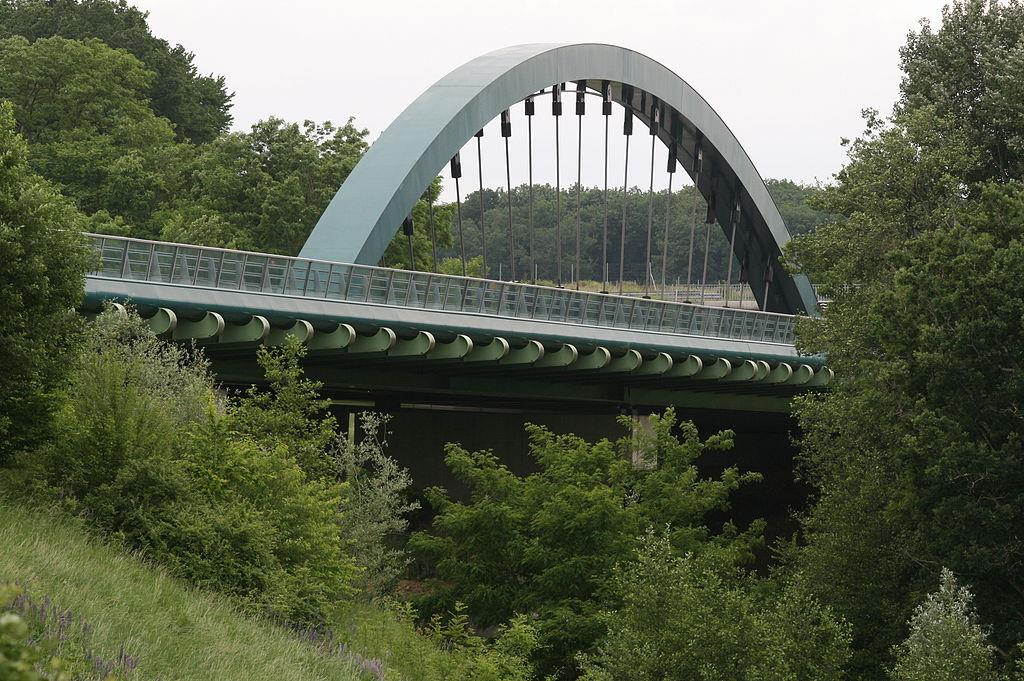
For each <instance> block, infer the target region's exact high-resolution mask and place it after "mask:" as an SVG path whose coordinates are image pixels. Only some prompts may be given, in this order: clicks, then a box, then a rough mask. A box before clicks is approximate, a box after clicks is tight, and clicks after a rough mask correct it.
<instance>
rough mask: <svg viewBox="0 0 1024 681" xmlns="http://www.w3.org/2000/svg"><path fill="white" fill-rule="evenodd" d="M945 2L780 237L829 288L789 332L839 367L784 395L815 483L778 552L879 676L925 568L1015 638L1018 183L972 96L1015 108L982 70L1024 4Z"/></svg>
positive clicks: (859, 666) (1021, 31)
mask: <svg viewBox="0 0 1024 681" xmlns="http://www.w3.org/2000/svg"><path fill="white" fill-rule="evenodd" d="M944 16H945V17H947V18H948V19H949V21H950V23H949V24H948V25H944V26H943V27H942V28H941V29H940V30H939V31H938V32H937V33H932V32H931V31H930V29H929V28H928V27H927V26H925V27H924V28H923V29H922V31H921V32H920V33H918V34H912V35H911V37H910V38H909V40H908V47H907V48H906V49H905V50H904V68H905V69H906V77H905V79H904V82H903V86H902V87H903V93H904V94H903V97H902V99H901V102H900V106H899V107H898V108H897V111H896V114H895V115H894V116H893V117H892V119H891V120H888V121H886V120H883V119H881V118H880V117H879V116H878V115H877V113H875V112H871V111H869V112H866V120H867V130H866V132H865V134H864V135H863V136H861V137H860V138H858V139H857V140H855V141H853V142H852V143H849V144H848V149H849V156H850V161H849V163H848V164H847V166H846V167H845V168H843V170H841V171H840V172H839V173H838V174H837V176H836V183H835V185H833V186H830V187H826V188H825V190H824V191H823V192H822V193H821V195H820V196H819V197H818V198H817V199H816V200H815V201H816V205H817V207H818V208H819V209H823V210H825V211H827V212H829V213H834V214H838V215H841V216H843V217H842V218H841V219H839V220H837V221H836V222H833V223H830V224H824V225H820V226H819V227H818V228H817V229H816V230H815V232H814V233H812V234H808V235H805V236H802V237H798V238H797V239H795V240H794V242H792V244H793V245H792V248H791V251H790V255H791V256H792V259H793V261H794V266H795V267H796V268H797V269H799V270H801V271H803V272H805V273H807V274H808V275H809V276H810V278H811V280H812V281H814V282H815V284H817V285H818V286H819V288H823V289H824V290H825V292H826V293H827V294H829V295H831V296H832V298H833V302H832V303H830V304H829V306H828V310H827V312H826V313H825V315H824V316H823V318H822V319H820V320H804V321H802V322H801V323H800V325H799V329H798V343H799V345H800V348H801V349H802V350H804V351H810V352H822V353H827V355H828V361H829V364H830V366H832V367H833V369H835V371H836V374H837V375H838V376H839V380H838V381H837V382H836V384H835V386H834V387H833V388H832V389H831V390H830V392H828V393H826V394H818V395H808V396H804V397H801V398H800V399H798V400H797V403H796V413H797V416H798V419H799V422H800V426H801V430H802V432H803V437H802V441H801V457H802V462H803V463H802V472H803V474H804V476H805V478H806V479H807V480H808V481H809V482H811V483H813V484H814V485H815V487H816V488H817V491H818V494H817V500H816V503H815V505H814V507H813V508H812V509H811V510H810V511H809V512H808V514H807V515H806V517H805V518H804V531H805V538H806V545H805V546H803V547H800V548H798V549H796V550H794V551H791V552H790V554H789V557H790V559H791V560H792V561H793V564H794V565H795V566H796V568H797V572H798V574H799V575H800V577H799V578H800V579H802V580H804V584H805V585H806V588H808V590H809V591H810V592H811V593H812V594H813V595H814V596H815V597H816V598H817V599H819V600H820V601H821V602H822V603H824V604H826V605H828V606H830V607H832V608H833V609H834V610H835V611H836V612H839V613H841V614H842V615H843V616H844V617H846V618H847V619H848V620H849V621H850V622H851V623H852V625H853V631H854V647H855V650H856V653H855V657H854V670H855V671H856V673H858V674H860V675H861V676H862V677H864V678H882V677H883V675H884V669H883V668H884V666H885V664H886V660H887V659H888V656H889V654H890V653H891V650H892V646H893V645H894V644H896V642H898V641H899V640H900V639H902V638H903V637H904V635H905V625H904V624H903V623H905V622H906V621H907V620H908V618H909V616H910V614H911V611H912V609H913V607H914V605H915V604H916V596H915V595H916V594H918V593H922V592H923V591H925V590H926V588H927V587H928V585H929V584H930V582H931V579H932V578H933V577H932V574H931V573H930V570H931V569H932V568H931V567H930V566H934V565H948V566H950V568H951V569H953V570H954V571H955V572H957V573H959V574H967V575H971V579H972V582H973V584H974V587H975V589H976V590H977V591H976V593H977V598H978V608H979V613H980V617H981V621H982V622H984V623H985V624H987V625H990V626H991V627H992V635H993V642H994V643H995V645H996V646H997V648H998V649H1000V650H1004V651H1009V650H1011V649H1012V647H1013V646H1014V645H1015V644H1016V643H1017V641H1019V640H1020V639H1021V638H1024V597H1022V595H1021V594H1022V593H1024V590H1022V585H1021V583H1020V571H1019V569H1018V567H1017V566H1018V565H1019V562H1020V561H1021V560H1022V559H1024V544H1022V543H1021V541H1020V539H1019V537H1018V531H1017V529H1016V528H1017V527H1019V525H1020V523H1021V522H1022V521H1024V493H1022V491H1021V490H1022V489H1024V488H1022V486H1021V483H1022V481H1024V450H1022V446H1021V442H1022V436H1024V421H1022V418H1021V416H1020V414H1019V413H1018V407H1017V405H1019V404H1020V403H1021V401H1022V399H1024V390H1022V388H1024V385H1022V377H1024V373H1022V366H1021V357H1020V353H1019V352H1018V351H1017V348H1019V347H1020V346H1021V343H1024V335H1022V334H1024V327H1022V325H1021V313H1022V312H1024V310H1022V308H1021V305H1022V303H1021V297H1022V296H1024V290H1022V284H1021V277H1020V273H1021V272H1022V271H1024V245H1022V244H1024V186H1022V185H1021V183H1020V180H1021V179H1022V178H1021V177H1020V175H1019V171H1018V170H1014V169H1013V168H1014V167H1015V166H1014V165H1013V163H1009V162H1006V161H1005V160H1008V159H1010V158H1011V157H1012V155H1006V154H1004V153H1003V152H1002V151H999V150H998V149H997V148H998V147H999V146H1000V144H1001V142H998V141H997V140H995V139H994V133H991V131H990V130H989V128H988V127H987V126H988V125H989V124H990V123H991V120H992V119H991V118H990V117H988V116H986V117H985V119H984V120H981V119H978V118H977V117H976V115H975V113H974V112H975V109H974V106H975V105H977V106H981V103H982V102H984V101H995V100H999V101H1000V102H1001V104H1000V106H1001V107H1002V110H1003V111H1004V112H1008V111H1024V97H1022V96H1020V93H1019V91H1018V87H1017V85H1015V84H1011V83H1010V82H1009V81H1008V80H1007V79H1000V78H996V77H992V78H988V77H982V76H983V75H984V73H983V72H984V69H987V68H988V67H987V66H984V64H987V63H988V61H989V60H992V59H995V58H996V57H995V56H994V55H995V52H993V51H992V50H995V51H999V50H1001V49H1003V48H1001V47H999V46H1000V45H1004V44H1007V43H1012V44H1014V45H1016V44H1017V43H1018V42H1019V40H1020V37H1022V36H1024V21H1021V18H1022V17H1024V13H1022V11H1021V5H1020V3H1018V2H1009V3H999V4H995V3H993V4H991V5H988V4H985V3H982V2H977V1H973V2H956V3H953V4H952V5H950V6H949V7H948V8H947V9H946V11H945V13H944ZM1006 32H1011V33H1013V34H1014V35H1016V36H1017V38H1013V39H1011V38H1009V37H1007V35H1006V34H1005V33H1006ZM978 34H981V35H986V36H988V37H989V38H991V40H990V41H988V42H986V41H985V40H982V41H981V42H979V39H978V38H977V35H978ZM961 43H962V45H961ZM981 43H984V44H985V46H984V48H983V50H982V51H983V53H984V54H980V53H976V52H974V51H972V50H976V49H982V46H981ZM989 44H991V47H992V50H990V49H989V47H988V46H989ZM1003 56H1004V57H1005V56H1006V55H1003ZM940 57H941V59H940ZM1007 58H1008V57H1007ZM969 82H973V83H976V84H977V83H982V84H983V85H984V87H981V88H980V89H978V90H972V89H970V88H967V87H966V83H969ZM957 92H960V93H961V94H958V95H956V96H953V94H951V93H957ZM967 101H971V102H975V104H963V102H967ZM957 102H960V104H957ZM961 104H962V105H961ZM993 115H994V114H993ZM1006 120H1009V119H1008V118H1007V119H1006ZM1004 132H1005V131H1004ZM1000 134H1002V133H1000ZM1010 138H1012V135H1010ZM1009 149H1010V148H1009V147H1007V150H1009ZM1000 157H1002V158H1004V161H998V162H997V161H995V159H997V158H1000Z"/></svg>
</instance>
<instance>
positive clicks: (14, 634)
mask: <svg viewBox="0 0 1024 681" xmlns="http://www.w3.org/2000/svg"><path fill="white" fill-rule="evenodd" d="M17 594H18V590H17V589H15V588H14V587H12V586H8V585H3V584H0V679H3V680H4V681H70V679H71V677H70V676H68V675H67V674H65V673H63V672H61V670H60V661H59V660H56V659H47V658H48V656H47V655H46V652H45V651H44V650H42V648H41V646H40V645H39V644H38V643H34V642H32V641H30V639H29V633H30V629H29V625H28V623H27V622H25V620H23V619H22V618H21V617H20V616H19V615H18V614H17V613H15V612H12V611H10V610H8V609H7V607H6V606H7V605H8V604H9V603H10V602H11V601H12V600H13V599H14V597H15V596H16V595H17ZM44 660H46V662H45V664H44V662H43V661H44ZM39 667H42V668H43V671H42V672H40V671H37V668H39Z"/></svg>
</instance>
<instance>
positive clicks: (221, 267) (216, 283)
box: [213, 251, 227, 288]
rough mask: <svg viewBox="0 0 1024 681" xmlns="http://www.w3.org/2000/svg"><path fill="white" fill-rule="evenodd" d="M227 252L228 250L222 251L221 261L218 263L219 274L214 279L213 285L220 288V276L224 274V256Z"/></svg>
mask: <svg viewBox="0 0 1024 681" xmlns="http://www.w3.org/2000/svg"><path fill="white" fill-rule="evenodd" d="M226 254H227V252H226V251H221V252H220V261H219V262H218V263H217V276H216V278H215V279H214V280H213V287H214V288H220V278H221V276H222V275H223V274H224V256H225V255H226Z"/></svg>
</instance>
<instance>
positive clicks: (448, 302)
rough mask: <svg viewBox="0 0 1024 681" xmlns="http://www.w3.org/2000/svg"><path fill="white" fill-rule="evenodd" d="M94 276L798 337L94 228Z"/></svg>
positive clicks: (719, 334) (689, 310) (739, 317)
mask: <svg viewBox="0 0 1024 681" xmlns="http://www.w3.org/2000/svg"><path fill="white" fill-rule="evenodd" d="M87 236H88V237H89V239H90V240H91V243H92V246H93V248H94V249H96V251H97V252H98V253H99V255H100V260H101V264H100V267H99V269H98V270H96V271H94V272H92V273H91V276H94V277H101V278H108V279H125V280H132V281H146V282H154V283H162V284H171V285H184V286H193V287H200V288H209V289H217V290H236V291H246V292H251V293H263V294H274V295H285V296H300V297H304V298H320V299H325V300H336V301H345V302H351V303H362V304H373V305H392V306H398V307H408V308H417V309H427V310H439V311H445V312H456V313H472V314H483V315H492V316H500V317H510V318H517V319H524V320H533V321H545V322H559V323H567V324H579V325H584V326H599V327H610V328H623V329H632V330H636V331H657V332H661V333H674V334H685V335H690V336H704V337H711V338H728V339H734V340H746V341H756V342H765V343H780V344H790V345H791V344H792V343H793V325H794V322H795V318H794V317H793V316H792V315H786V314H778V313H773V312H761V311H758V310H740V309H736V308H722V307H711V306H702V305H693V304H689V303H676V302H671V301H664V300H648V299H643V298H632V297H620V296H616V295H609V294H602V293H590V292H586V291H574V290H570V289H559V288H551V287H545V286H533V285H531V284H519V283H515V282H504V281H494V280H490V279H475V278H472V277H457V276H449V275H444V274H432V273H429V272H411V271H408V270H395V269H387V268H383V267H371V266H368V265H351V264H345V263H333V262H326V261H322V260H309V259H305V258H293V257H288V256H282V255H270V254H267V253H251V252H246V251H235V250H229V249H223V248H211V247H206V246H190V245H186V244H174V243H166V242H160V241H148V240H144V239H131V238H127V237H119V236H106V235H101V234H88V235H87Z"/></svg>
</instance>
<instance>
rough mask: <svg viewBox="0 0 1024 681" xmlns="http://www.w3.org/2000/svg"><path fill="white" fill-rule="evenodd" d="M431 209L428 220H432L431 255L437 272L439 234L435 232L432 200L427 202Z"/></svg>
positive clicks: (434, 270) (434, 269)
mask: <svg viewBox="0 0 1024 681" xmlns="http://www.w3.org/2000/svg"><path fill="white" fill-rule="evenodd" d="M427 207H428V209H429V211H430V213H429V214H428V220H429V222H430V257H431V260H433V263H434V268H433V270H432V271H433V272H437V234H436V233H435V232H434V202H433V201H431V202H430V203H429V204H427Z"/></svg>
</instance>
